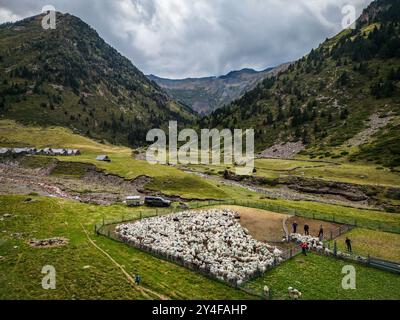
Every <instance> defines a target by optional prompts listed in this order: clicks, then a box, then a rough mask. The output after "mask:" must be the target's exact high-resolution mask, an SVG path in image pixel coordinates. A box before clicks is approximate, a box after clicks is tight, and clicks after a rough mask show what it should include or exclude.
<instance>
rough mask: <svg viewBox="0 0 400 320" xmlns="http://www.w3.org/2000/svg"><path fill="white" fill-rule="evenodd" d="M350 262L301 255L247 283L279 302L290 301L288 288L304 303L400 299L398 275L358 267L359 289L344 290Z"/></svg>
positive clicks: (357, 281) (312, 255)
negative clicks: (300, 297) (346, 272)
mask: <svg viewBox="0 0 400 320" xmlns="http://www.w3.org/2000/svg"><path fill="white" fill-rule="evenodd" d="M348 264H349V263H348V262H345V261H341V260H337V259H335V258H330V257H325V256H319V255H316V254H309V255H308V256H307V257H303V256H301V255H300V256H297V257H296V258H294V259H292V260H289V261H287V262H285V263H284V264H282V265H281V266H279V267H277V268H275V269H273V270H271V271H270V272H268V273H267V274H266V275H265V276H263V277H261V278H258V279H256V280H253V281H251V282H249V283H247V284H246V287H249V288H251V289H253V290H255V291H258V292H261V291H262V290H263V288H264V286H265V285H267V286H268V287H269V288H270V289H271V290H272V298H273V299H275V300H286V299H289V296H288V287H294V288H296V289H298V290H299V291H300V292H302V299H303V300H359V299H363V300H398V299H400V292H399V290H398V288H399V286H400V277H399V276H398V275H396V274H392V273H388V272H385V271H380V270H376V269H372V268H368V267H365V266H362V265H358V264H354V267H355V268H356V287H357V289H356V290H344V289H343V288H342V285H341V283H342V279H343V277H344V274H342V273H341V272H342V268H343V267H344V266H345V265H348Z"/></svg>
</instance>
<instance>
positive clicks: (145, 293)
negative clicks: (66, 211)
mask: <svg viewBox="0 0 400 320" xmlns="http://www.w3.org/2000/svg"><path fill="white" fill-rule="evenodd" d="M81 227H82V230H83V231H84V232H85V234H86V237H87V239H88V241H89V242H90V243H91V244H92V245H93V246H94V247H95V248H96V249H97V250H99V251H100V252H101V253H102V254H103V255H105V256H106V257H107V258H108V259H110V260H111V262H112V263H113V264H114V265H115V266H116V267H118V268H119V269H120V270H121V272H122V274H123V275H124V276H125V277H126V279H127V280H128V282H129V283H130V284H131V285H132V286H133V287H134V288H135V290H139V291H140V292H141V293H142V294H143V296H145V297H146V298H148V299H153V297H154V296H156V297H157V298H158V299H160V300H170V299H169V298H168V297H166V296H164V295H161V294H159V293H157V292H154V291H153V290H150V289H148V288H145V287H143V286H140V285H137V284H136V283H135V280H134V279H133V277H132V276H131V275H130V274H129V273H128V272H126V270H125V269H124V267H122V266H121V265H120V264H119V263H118V262H117V261H115V260H114V259H113V257H111V256H110V255H109V254H108V253H107V252H106V251H104V250H103V249H102V248H100V247H99V246H98V245H97V244H96V243H95V242H94V241H93V240H92V239H91V238H90V235H89V233H88V232H87V230H86V229H85V227H84V226H83V225H82V224H81ZM151 295H152V296H153V297H152V296H151Z"/></svg>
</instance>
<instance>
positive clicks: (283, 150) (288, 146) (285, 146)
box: [260, 141, 305, 158]
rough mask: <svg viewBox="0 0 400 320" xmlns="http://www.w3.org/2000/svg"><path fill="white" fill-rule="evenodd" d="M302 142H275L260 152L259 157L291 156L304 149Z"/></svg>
mask: <svg viewBox="0 0 400 320" xmlns="http://www.w3.org/2000/svg"><path fill="white" fill-rule="evenodd" d="M304 148H305V146H304V144H303V143H302V142H301V141H299V142H286V143H280V144H276V145H274V146H272V147H270V148H268V149H265V150H264V151H263V152H261V154H260V157H261V158H292V157H294V156H295V155H297V154H298V153H299V152H300V151H302V150H304Z"/></svg>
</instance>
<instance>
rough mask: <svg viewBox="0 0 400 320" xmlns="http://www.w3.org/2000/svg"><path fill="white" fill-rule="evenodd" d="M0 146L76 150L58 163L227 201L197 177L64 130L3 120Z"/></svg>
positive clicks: (173, 192) (155, 187)
mask: <svg viewBox="0 0 400 320" xmlns="http://www.w3.org/2000/svg"><path fill="white" fill-rule="evenodd" d="M0 145H1V146H14V147H15V146H28V145H29V146H33V147H37V148H43V147H65V148H78V149H80V150H81V151H82V155H81V156H77V157H59V160H61V161H75V162H85V163H92V164H95V165H96V166H98V167H99V168H101V169H105V170H107V171H108V172H110V173H113V174H117V175H120V176H122V177H125V178H129V179H134V178H136V177H138V176H140V175H148V176H150V177H154V178H155V179H154V181H153V182H152V183H151V184H150V185H149V188H150V189H153V190H162V191H163V192H164V193H165V194H169V195H179V196H182V197H187V198H196V199H197V198H198V199H208V198H217V199H220V198H224V197H229V195H228V194H227V193H226V192H225V189H223V188H221V187H218V185H216V184H213V183H211V182H208V181H204V180H203V179H201V178H200V177H197V176H195V175H190V174H186V173H183V172H182V171H180V170H177V169H176V168H173V167H167V166H159V165H156V166H153V165H150V164H148V163H147V162H146V161H138V160H135V159H133V158H132V155H131V154H132V150H131V149H129V148H124V147H116V146H111V145H105V144H100V143H97V142H95V141H93V140H90V139H88V138H85V137H82V136H79V135H77V134H73V133H72V132H71V131H70V130H68V129H64V128H59V127H48V128H40V127H30V126H23V125H20V124H17V123H15V122H14V121H8V120H2V121H0ZM98 154H108V155H110V157H111V159H112V162H111V163H106V162H99V161H96V160H95V159H96V155H98ZM168 180H170V181H173V183H171V184H169V183H167V182H168ZM232 196H233V194H232Z"/></svg>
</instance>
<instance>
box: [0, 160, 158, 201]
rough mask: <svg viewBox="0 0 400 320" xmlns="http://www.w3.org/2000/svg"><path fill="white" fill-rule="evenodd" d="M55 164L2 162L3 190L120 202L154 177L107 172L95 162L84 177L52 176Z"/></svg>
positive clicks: (4, 191)
mask: <svg viewBox="0 0 400 320" xmlns="http://www.w3.org/2000/svg"><path fill="white" fill-rule="evenodd" d="M51 169H54V165H53V164H51V165H50V166H49V167H45V168H39V169H27V168H22V167H20V166H19V164H18V162H6V163H0V181H1V183H0V193H2V194H24V195H26V194H30V193H36V194H38V195H41V196H52V197H58V198H66V199H71V200H78V201H81V202H85V203H93V204H99V205H110V204H113V203H118V202H121V201H123V200H124V199H125V197H126V196H129V195H139V194H142V192H141V190H142V189H144V185H145V184H146V183H147V182H149V181H150V180H151V178H149V177H146V176H140V177H138V178H136V179H134V180H126V179H124V178H121V177H118V176H115V175H110V174H107V173H105V172H103V171H101V170H97V169H96V168H95V167H94V166H93V167H90V168H88V170H87V172H86V174H85V175H84V176H83V177H82V178H78V177H76V178H75V177H72V176H71V177H63V176H52V175H51V171H52V170H51Z"/></svg>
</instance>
